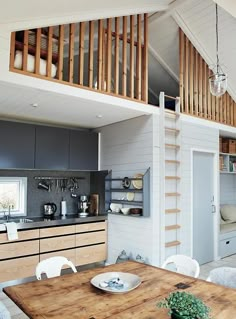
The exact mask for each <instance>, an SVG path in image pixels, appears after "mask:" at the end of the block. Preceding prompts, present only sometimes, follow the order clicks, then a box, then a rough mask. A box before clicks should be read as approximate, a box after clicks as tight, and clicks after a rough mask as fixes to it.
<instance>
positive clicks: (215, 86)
mask: <svg viewBox="0 0 236 319" xmlns="http://www.w3.org/2000/svg"><path fill="white" fill-rule="evenodd" d="M215 6H216V65H215V67H214V68H213V69H212V72H213V74H212V75H211V76H209V85H210V91H211V94H212V95H214V96H216V97H219V96H221V95H223V94H224V93H225V92H226V90H227V75H226V74H225V73H224V72H223V70H222V68H221V67H220V62H219V39H218V5H217V4H216V5H215Z"/></svg>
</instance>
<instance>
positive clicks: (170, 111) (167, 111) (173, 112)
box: [165, 109, 179, 116]
mask: <svg viewBox="0 0 236 319" xmlns="http://www.w3.org/2000/svg"><path fill="white" fill-rule="evenodd" d="M165 114H166V115H174V116H179V113H177V112H175V111H172V110H168V109H165Z"/></svg>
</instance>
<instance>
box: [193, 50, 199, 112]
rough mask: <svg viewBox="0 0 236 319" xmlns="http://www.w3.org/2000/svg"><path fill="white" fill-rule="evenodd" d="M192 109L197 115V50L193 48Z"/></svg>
mask: <svg viewBox="0 0 236 319" xmlns="http://www.w3.org/2000/svg"><path fill="white" fill-rule="evenodd" d="M194 109H195V115H196V116H199V110H198V52H197V50H196V49H195V48H194Z"/></svg>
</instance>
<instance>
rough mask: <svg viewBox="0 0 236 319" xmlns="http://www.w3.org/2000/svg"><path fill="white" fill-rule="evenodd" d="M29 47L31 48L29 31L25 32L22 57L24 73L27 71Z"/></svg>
mask: <svg viewBox="0 0 236 319" xmlns="http://www.w3.org/2000/svg"><path fill="white" fill-rule="evenodd" d="M28 46H29V30H25V31H24V47H23V57H22V70H23V71H27V62H28Z"/></svg>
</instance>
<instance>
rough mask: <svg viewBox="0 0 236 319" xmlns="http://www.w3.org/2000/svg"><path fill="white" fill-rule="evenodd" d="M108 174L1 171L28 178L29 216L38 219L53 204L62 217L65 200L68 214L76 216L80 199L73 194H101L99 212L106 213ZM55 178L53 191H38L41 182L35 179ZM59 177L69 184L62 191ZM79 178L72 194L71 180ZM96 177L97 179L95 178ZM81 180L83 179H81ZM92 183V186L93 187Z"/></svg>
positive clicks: (1, 173)
mask: <svg viewBox="0 0 236 319" xmlns="http://www.w3.org/2000/svg"><path fill="white" fill-rule="evenodd" d="M105 175H106V172H104V171H101V172H91V173H90V172H87V171H50V170H0V176H9V177H11V176H15V177H27V216H29V217H36V216H42V215H43V205H44V204H45V203H48V202H53V203H55V204H56V205H57V211H56V213H55V216H58V215H60V202H61V200H62V198H63V200H65V201H66V204H67V213H68V214H76V213H77V212H78V198H74V197H72V196H71V194H76V195H89V194H90V193H92V192H93V193H98V194H99V200H100V205H99V212H100V213H103V212H104V196H105V195H104V183H103V180H104V176H105ZM36 176H37V177H38V176H42V177H45V176H46V177H55V179H52V185H51V190H50V191H47V190H44V189H38V183H39V182H40V180H38V179H35V177H36ZM57 177H65V179H68V184H67V185H66V187H65V190H64V191H62V188H61V183H60V182H59V183H57V182H56V179H57ZM72 177H75V178H78V179H77V182H78V188H77V189H74V190H73V191H72V192H71V191H70V190H69V188H70V187H69V186H70V184H71V183H70V178H72ZM95 177H96V178H95ZM80 178H81V179H80ZM91 183H92V185H91Z"/></svg>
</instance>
